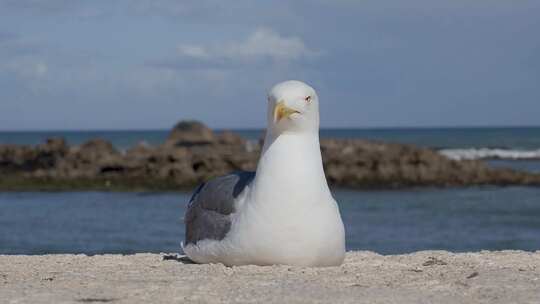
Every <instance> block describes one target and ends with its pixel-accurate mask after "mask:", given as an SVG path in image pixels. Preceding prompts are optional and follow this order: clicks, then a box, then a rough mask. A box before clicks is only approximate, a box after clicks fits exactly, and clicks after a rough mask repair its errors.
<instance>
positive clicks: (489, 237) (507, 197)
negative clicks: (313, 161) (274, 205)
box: [0, 127, 540, 254]
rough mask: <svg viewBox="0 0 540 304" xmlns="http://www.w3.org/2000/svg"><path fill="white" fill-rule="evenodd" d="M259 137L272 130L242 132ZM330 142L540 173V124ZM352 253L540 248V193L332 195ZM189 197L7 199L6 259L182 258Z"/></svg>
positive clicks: (143, 135)
mask: <svg viewBox="0 0 540 304" xmlns="http://www.w3.org/2000/svg"><path fill="white" fill-rule="evenodd" d="M233 131H235V132H238V133H239V134H240V135H242V136H243V137H245V138H246V139H248V140H257V139H259V138H260V137H261V136H262V134H263V130H233ZM167 135H168V131H51V132H0V144H6V143H9V144H28V145H35V144H39V143H42V142H43V141H44V140H45V139H46V138H49V137H64V138H65V139H66V140H67V141H68V142H69V143H70V144H72V145H78V144H81V143H83V142H85V141H87V140H89V139H92V138H104V139H107V140H110V141H111V142H112V143H113V144H114V145H115V146H116V147H117V148H118V149H121V150H123V149H127V148H129V147H131V146H133V145H135V144H137V143H139V142H146V143H148V144H151V145H158V144H161V143H162V142H164V141H165V139H166V137H167ZM321 137H323V138H363V139H371V140H379V141H387V142H398V143H406V144H414V145H419V146H423V147H428V148H433V149H437V150H439V151H440V153H443V154H445V155H447V156H448V157H451V158H455V159H464V158H465V159H485V160H486V161H487V162H488V163H489V164H490V165H492V166H499V167H511V168H515V169H520V170H525V171H530V172H539V173H540V127H531V128H406V129H397V128H396V129H391V128H387V129H323V130H321ZM333 191H334V196H335V197H336V200H337V201H338V202H339V205H340V209H341V212H342V216H343V220H344V222H345V225H346V227H347V247H348V249H350V250H373V251H376V252H379V253H384V254H391V253H392V254H395V253H406V252H412V251H417V250H426V249H445V250H452V251H476V250H482V249H487V250H501V249H523V250H540V188H535V187H502V188H501V187H470V188H449V189H436V188H417V189H403V190H392V191H355V190H347V189H333ZM188 198H189V193H110V192H65V193H64V192H53V193H40V192H25V193H13V192H11V193H0V254H44V253H87V254H96V253H134V252H178V251H179V250H180V241H181V240H182V238H183V232H184V230H183V224H182V220H181V219H182V216H183V212H184V210H185V206H186V204H187V201H188Z"/></svg>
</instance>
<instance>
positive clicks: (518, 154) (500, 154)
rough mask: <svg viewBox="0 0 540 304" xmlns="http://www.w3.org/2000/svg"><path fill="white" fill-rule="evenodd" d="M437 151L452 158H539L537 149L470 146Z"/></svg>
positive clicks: (539, 154) (539, 152)
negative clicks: (468, 147)
mask: <svg viewBox="0 0 540 304" xmlns="http://www.w3.org/2000/svg"><path fill="white" fill-rule="evenodd" d="M439 153H441V154H442V155H444V156H446V157H448V158H450V159H454V160H465V159H467V160H470V159H512V160H519V159H539V160H540V149H538V150H509V149H490V148H470V149H441V150H439Z"/></svg>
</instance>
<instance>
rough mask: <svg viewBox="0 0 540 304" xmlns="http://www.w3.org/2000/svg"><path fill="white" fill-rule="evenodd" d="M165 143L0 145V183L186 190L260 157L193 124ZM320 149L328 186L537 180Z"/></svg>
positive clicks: (389, 154) (388, 149)
mask: <svg viewBox="0 0 540 304" xmlns="http://www.w3.org/2000/svg"><path fill="white" fill-rule="evenodd" d="M167 142H168V143H167V144H164V145H161V146H158V147H152V146H149V145H147V144H144V143H140V144H138V145H136V146H135V147H133V148H131V149H128V150H127V151H126V152H125V153H120V152H118V151H117V150H116V149H115V148H114V146H113V145H112V144H111V143H110V142H108V141H106V140H102V139H94V140H91V141H88V142H86V143H84V144H83V145H81V146H79V147H69V146H68V145H67V144H66V142H65V141H64V140H63V139H48V140H47V141H46V142H45V143H44V144H41V145H38V146H36V147H31V146H18V145H0V178H3V179H12V178H19V179H20V178H21V177H22V178H26V177H32V178H39V179H43V180H44V182H45V183H47V182H48V183H54V182H55V181H56V185H60V186H61V185H62V184H63V181H70V182H72V183H73V184H75V185H78V187H85V186H81V185H87V182H88V181H90V182H91V181H95V183H94V184H95V185H98V186H96V187H98V188H99V187H103V185H104V182H106V181H109V180H114V183H109V184H112V185H115V186H117V185H123V188H122V189H130V188H131V187H133V185H134V184H136V185H138V186H139V188H137V189H140V187H148V189H154V187H156V186H158V187H160V188H159V189H164V188H163V187H166V189H176V188H175V187H178V188H186V187H192V186H194V185H195V184H197V183H200V182H203V181H205V180H207V179H209V178H212V177H214V176H218V175H223V174H227V173H229V172H231V171H236V170H250V171H253V170H255V168H256V166H257V161H258V159H259V154H260V151H261V150H260V145H257V144H256V143H254V144H253V145H254V147H252V148H250V149H248V148H247V146H248V145H247V142H246V141H245V140H243V139H242V138H241V137H240V136H238V135H236V134H234V133H232V132H224V133H222V134H218V135H214V133H213V132H212V131H211V130H210V129H208V128H207V127H205V126H204V125H202V124H200V123H197V122H182V123H179V124H178V125H177V126H176V127H175V129H174V130H173V131H172V132H171V136H170V137H169V140H168V141H167ZM321 151H322V156H323V165H324V168H325V172H326V176H327V179H328V182H329V184H330V185H332V186H342V187H352V188H394V187H409V186H441V187H444V186H469V185H486V184H492V185H540V174H533V173H527V172H518V171H515V170H509V169H493V168H489V167H487V166H486V165H485V164H484V163H483V162H481V161H476V160H469V161H457V160H451V159H448V158H446V157H445V156H443V155H441V154H439V153H437V152H436V151H434V150H431V149H425V148H419V147H415V146H412V145H402V144H393V143H382V142H376V141H365V140H357V139H323V140H322V141H321ZM57 181H62V183H58V182H57ZM81 181H84V182H85V183H81ZM89 184H90V185H94V184H92V183H89ZM162 185H166V186H162ZM167 187H168V188H167ZM77 189H79V188H77ZM108 189H110V188H108Z"/></svg>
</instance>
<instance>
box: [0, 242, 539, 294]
mask: <svg viewBox="0 0 540 304" xmlns="http://www.w3.org/2000/svg"><path fill="white" fill-rule="evenodd" d="M0 298H1V299H2V303H261V302H265V303H540V251H536V252H535V253H531V252H523V251H502V252H488V251H482V252H478V253H459V254H456V253H450V252H445V251H422V252H417V253H413V254H406V255H391V256H382V255H378V254H376V253H373V252H366V251H359V252H349V253H348V254H347V258H346V261H345V263H344V264H343V265H342V266H341V267H331V268H300V267H289V266H272V267H258V266H242V267H225V266H223V265H219V264H218V265H196V264H189V263H187V262H186V261H184V260H183V259H182V258H180V257H179V256H177V255H174V254H136V255H127V256H123V255H98V256H85V255H42V256H21V255H12V256H0Z"/></svg>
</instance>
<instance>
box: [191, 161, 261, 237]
mask: <svg viewBox="0 0 540 304" xmlns="http://www.w3.org/2000/svg"><path fill="white" fill-rule="evenodd" d="M254 177H255V172H247V171H241V172H235V173H231V174H229V175H225V176H221V177H216V178H214V179H211V180H209V181H208V182H206V183H203V184H202V185H200V186H199V187H198V188H197V189H196V190H195V192H194V193H193V196H192V197H191V199H190V201H189V204H188V207H187V210H186V214H185V217H184V218H185V220H184V221H185V223H186V236H185V244H186V245H188V244H196V243H197V242H198V241H200V240H205V239H212V240H222V239H223V238H224V237H225V235H226V234H227V232H229V230H230V228H231V214H232V213H234V212H235V210H234V200H235V198H236V197H238V195H239V194H240V193H242V191H243V190H244V189H245V187H246V186H247V185H249V184H250V183H251V181H252V180H253V178H254Z"/></svg>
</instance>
